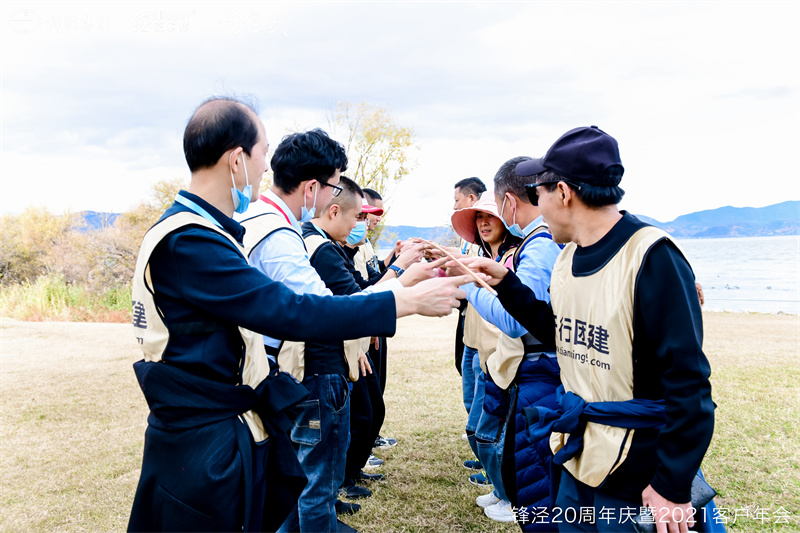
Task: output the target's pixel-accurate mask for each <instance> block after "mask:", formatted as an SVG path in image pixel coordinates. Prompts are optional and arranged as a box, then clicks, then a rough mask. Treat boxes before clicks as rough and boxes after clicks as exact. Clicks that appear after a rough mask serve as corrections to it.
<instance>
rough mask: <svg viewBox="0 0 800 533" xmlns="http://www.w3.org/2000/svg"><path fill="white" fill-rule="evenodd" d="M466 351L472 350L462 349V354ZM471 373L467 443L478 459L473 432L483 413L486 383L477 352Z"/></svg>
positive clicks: (463, 371) (473, 359)
mask: <svg viewBox="0 0 800 533" xmlns="http://www.w3.org/2000/svg"><path fill="white" fill-rule="evenodd" d="M467 350H472V348H466V347H465V348H464V354H466V353H467ZM466 362H467V359H466V356H465V357H464V364H466ZM465 368H466V367H464V366H462V367H461V372H462V376H463V375H464V374H466V373H467V372H466V370H465ZM470 368H471V372H472V374H473V375H474V376H475V383H474V384H473V388H472V395H473V396H472V405H471V406H470V410H469V416H468V417H467V427H466V431H467V441H468V442H469V446H470V448H472V453H474V454H475V457H478V446H477V444H476V443H475V431H476V430H477V429H478V422H479V421H480V419H481V412H482V411H483V396H484V394H485V389H484V383H485V381H486V375H485V374H484V373H483V370H481V361H480V359H479V358H478V352H477V351H476V352H475V357H473V358H472V365H471V367H470Z"/></svg>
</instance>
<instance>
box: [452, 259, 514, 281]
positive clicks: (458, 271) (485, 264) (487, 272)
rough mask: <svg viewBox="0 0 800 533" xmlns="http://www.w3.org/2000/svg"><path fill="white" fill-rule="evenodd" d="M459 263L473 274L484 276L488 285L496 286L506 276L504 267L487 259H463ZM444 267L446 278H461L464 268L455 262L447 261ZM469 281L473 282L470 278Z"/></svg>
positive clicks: (506, 270) (506, 271) (506, 272)
mask: <svg viewBox="0 0 800 533" xmlns="http://www.w3.org/2000/svg"><path fill="white" fill-rule="evenodd" d="M460 261H461V263H463V264H464V266H466V267H469V268H470V269H472V271H473V272H475V273H480V274H484V278H483V279H484V281H486V283H488V284H489V285H497V284H498V283H500V281H501V280H502V279H503V278H504V277H505V276H506V274H508V269H507V268H506V267H504V266H503V265H501V264H500V263H497V262H496V261H492V260H491V259H489V258H488V257H464V258H461V259H460ZM445 267H446V268H447V275H448V276H462V275H464V273H465V272H464V268H463V267H462V266H461V264H459V263H458V262H456V261H449V262H448V263H447V264H446V265H445ZM469 281H474V280H473V279H472V278H471V277H470V279H469Z"/></svg>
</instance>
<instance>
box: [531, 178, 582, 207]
mask: <svg viewBox="0 0 800 533" xmlns="http://www.w3.org/2000/svg"><path fill="white" fill-rule="evenodd" d="M561 181H563V182H564V183H566V184H567V185H569V186H570V187H572V188H573V189H575V190H576V191H579V190H581V186H580V185H578V184H576V183H573V182H571V181H568V180H558V181H543V182H542V183H529V184H527V185H525V193H526V194H527V195H528V200H530V202H531V204H533V205H539V193H538V192H537V191H536V187H538V186H540V185H550V184H553V183H559V182H561Z"/></svg>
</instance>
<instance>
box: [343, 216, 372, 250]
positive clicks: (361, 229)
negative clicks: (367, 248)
mask: <svg viewBox="0 0 800 533" xmlns="http://www.w3.org/2000/svg"><path fill="white" fill-rule="evenodd" d="M366 236H367V222H366V221H364V220H359V221H358V222H357V223H356V227H355V228H353V229H352V230H351V231H350V235H348V236H347V244H349V245H351V246H355V245H356V244H358V243H360V242H361V241H363V240H364V237H366Z"/></svg>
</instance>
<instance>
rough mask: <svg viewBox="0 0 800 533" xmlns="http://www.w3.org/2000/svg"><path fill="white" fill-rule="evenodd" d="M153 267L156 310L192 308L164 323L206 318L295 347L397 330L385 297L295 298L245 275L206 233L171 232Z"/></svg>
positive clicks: (227, 245) (221, 242) (241, 263)
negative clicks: (294, 342)
mask: <svg viewBox="0 0 800 533" xmlns="http://www.w3.org/2000/svg"><path fill="white" fill-rule="evenodd" d="M150 264H151V271H152V276H153V284H154V287H155V289H156V292H157V294H156V296H157V300H156V301H157V303H158V301H159V298H165V299H167V300H170V299H171V300H174V301H176V302H180V301H183V302H187V303H188V304H190V306H191V307H188V308H186V309H187V310H186V311H185V312H184V311H183V307H181V306H179V305H175V306H173V308H174V309H176V312H175V313H173V314H171V315H170V316H169V317H168V318H167V319H165V321H166V322H168V323H169V322H173V323H177V322H181V321H183V320H196V315H199V316H200V317H202V316H203V315H207V316H208V317H209V320H211V319H212V318H211V317H214V318H213V320H215V321H219V322H222V323H228V324H232V325H236V326H241V327H244V328H247V329H250V330H253V331H256V332H259V333H262V334H264V335H268V336H270V337H274V338H279V339H285V340H298V341H299V340H311V341H316V340H320V341H324V340H328V341H329V340H341V339H347V338H357V337H366V336H373V335H377V336H381V335H388V336H391V335H392V334H393V333H394V330H395V322H396V321H395V315H396V306H395V305H394V298H392V296H391V295H390V294H388V293H384V294H378V295H365V296H357V297H355V296H354V297H350V298H345V297H333V296H316V295H307V294H296V293H294V292H292V291H291V290H290V289H288V288H287V287H285V286H284V285H283V284H282V283H278V282H275V281H273V280H271V279H269V278H267V277H266V276H264V275H263V274H262V273H260V272H259V271H257V270H256V269H254V268H252V267H250V265H248V263H247V262H246V260H245V259H244V257H243V256H242V255H241V253H240V252H239V251H238V250H237V249H236V248H235V246H234V245H233V243H231V242H230V240H229V239H227V238H226V237H224V236H223V235H220V234H219V233H217V232H215V231H210V230H207V229H205V228H190V229H188V230H185V231H179V232H174V233H173V234H171V235H170V236H168V237H167V238H166V239H164V240H163V241H162V242H161V243H160V244H159V245H158V246H157V247H156V250H155V251H154V253H153V255H152V256H151V258H150ZM165 305H169V302H165ZM192 309H194V311H193V310H192ZM192 313H193V314H192ZM184 315H185V316H184ZM323 317H324V320H323ZM365 317H366V318H365Z"/></svg>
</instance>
